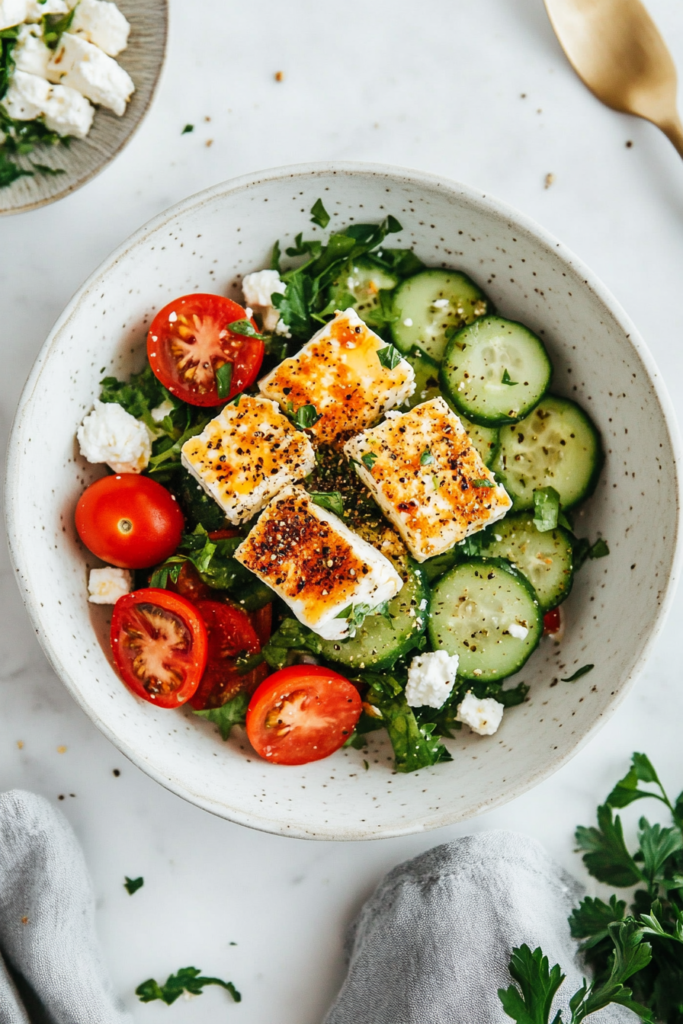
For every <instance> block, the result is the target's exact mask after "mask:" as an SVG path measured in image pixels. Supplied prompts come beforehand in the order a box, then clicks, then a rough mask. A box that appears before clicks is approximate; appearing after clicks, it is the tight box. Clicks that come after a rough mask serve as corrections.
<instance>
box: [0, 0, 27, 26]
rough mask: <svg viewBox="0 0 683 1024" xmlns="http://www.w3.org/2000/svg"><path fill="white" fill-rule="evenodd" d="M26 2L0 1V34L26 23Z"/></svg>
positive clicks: (22, 0)
mask: <svg viewBox="0 0 683 1024" xmlns="http://www.w3.org/2000/svg"><path fill="white" fill-rule="evenodd" d="M27 10H28V2H27V0H0V32H1V31H2V30H3V29H5V28H14V26H15V25H21V23H22V21H26V12H27Z"/></svg>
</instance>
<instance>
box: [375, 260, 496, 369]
mask: <svg viewBox="0 0 683 1024" xmlns="http://www.w3.org/2000/svg"><path fill="white" fill-rule="evenodd" d="M489 311H490V303H489V300H488V299H487V297H486V295H484V293H483V291H482V290H481V288H478V287H477V285H476V284H475V283H474V281H472V280H471V279H470V278H469V277H468V276H467V274H462V273H460V271H457V270H423V271H422V273H420V274H415V276H414V277H409V278H408V279H407V280H405V281H404V282H403V283H402V284H401V285H399V287H398V288H397V289H396V291H395V292H394V300H393V315H394V318H395V319H394V320H393V322H392V324H391V334H392V337H393V340H394V344H395V345H396V347H397V348H398V349H399V350H400V351H401V352H405V353H408V352H410V350H411V349H412V348H413V346H414V345H416V346H417V347H418V348H419V349H421V350H422V351H423V352H426V354H427V355H428V356H430V357H431V358H432V359H434V360H436V361H437V362H440V361H441V357H442V355H443V353H444V349H445V347H446V340H447V334H449V333H450V332H451V331H454V330H456V331H457V330H459V329H460V328H461V327H464V325H465V324H470V323H472V321H473V320H475V319H476V317H478V316H483V315H484V314H485V313H487V312H489Z"/></svg>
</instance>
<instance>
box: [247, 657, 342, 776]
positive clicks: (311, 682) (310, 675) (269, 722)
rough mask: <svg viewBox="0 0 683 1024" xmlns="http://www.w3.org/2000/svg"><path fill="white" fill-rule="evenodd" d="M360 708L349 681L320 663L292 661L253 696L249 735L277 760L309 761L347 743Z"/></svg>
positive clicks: (257, 747) (260, 751)
mask: <svg viewBox="0 0 683 1024" xmlns="http://www.w3.org/2000/svg"><path fill="white" fill-rule="evenodd" d="M361 709H362V704H361V699H360V694H359V693H358V690H357V689H356V688H355V686H353V684H352V683H350V682H349V681H348V679H344V677H343V676H340V675H338V674H337V673H336V672H331V671H330V670H329V669H327V668H323V667H322V666H320V665H292V666H291V667H290V668H284V669H281V670H280V671H279V672H275V673H274V674H273V675H272V676H269V677H268V679H266V680H265V682H263V683H261V685H260V686H259V688H258V690H257V691H256V693H255V694H254V696H253V697H252V698H251V701H250V702H249V708H248V710H247V735H248V737H249V740H250V742H251V745H252V746H253V748H254V750H255V751H256V752H257V754H260V755H261V757H263V758H265V759H266V760H267V761H270V762H272V763H273V764H289V765H296V764H307V763H308V762H309V761H319V760H320V759H321V758H323V757H329V755H330V754H333V753H334V752H335V750H339V748H340V747H341V746H343V745H344V743H345V742H346V740H347V739H348V738H349V736H350V735H351V733H352V732H353V730H354V729H355V727H356V723H357V722H358V719H359V717H360V713H361Z"/></svg>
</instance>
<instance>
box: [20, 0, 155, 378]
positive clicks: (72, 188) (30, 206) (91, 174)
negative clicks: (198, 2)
mask: <svg viewBox="0 0 683 1024" xmlns="http://www.w3.org/2000/svg"><path fill="white" fill-rule="evenodd" d="M168 2H169V0H162V3H163V12H162V14H161V17H160V19H159V35H160V37H161V39H162V41H163V47H162V50H161V59H160V61H159V63H158V65H157V69H156V71H155V73H154V81H153V82H152V88H151V89H150V91H149V96H148V97H147V100H146V101H145V105H144V106H143V108H142V110H141V111H140V112H139V116H138V119H137V121H135V123H134V124H133V125H132V126H131V127H130V130H129V132H128V134H127V135H125V136H124V137H123V138H122V139H121V141H120V142H119V144H118V146H117V147H116V149H114V150H113V151H112V152H111V153H110V154H109V155H108V156H107V157H106V158H105V159H104V160H102V161H101V162H100V163H99V164H97V166H96V167H93V168H92V170H90V171H88V172H87V173H86V174H84V175H83V176H82V177H80V178H78V180H77V181H72V182H71V184H70V185H66V184H65V185H64V188H63V189H61V191H59V192H57V193H56V194H55V195H53V196H44V197H43V198H42V199H35V200H33V201H32V202H28V203H24V205H23V206H13V207H11V208H3V207H2V206H0V217H12V216H14V214H17V213H30V211H31V210H39V209H41V207H43V206H49V205H50V204H51V203H56V202H58V201H59V200H60V199H65V198H66V197H67V196H69V195H71V193H72V192H78V190H79V189H80V188H83V186H84V185H87V184H88V182H89V181H92V180H93V178H96V177H97V176H98V174H101V173H102V171H103V170H104V169H105V168H106V167H108V166H109V164H110V163H112V162H113V161H114V160H115V159H116V157H117V156H118V155H119V154H120V153H121V152H122V151H123V150H124V149H125V148H126V146H127V145H128V143H129V142H130V141H131V139H132V138H133V136H134V135H135V134H137V131H138V129H139V128H140V126H141V125H142V122H143V121H144V120H145V118H146V117H147V114H148V113H149V108H150V107H151V106H152V102H153V100H154V98H155V96H156V94H157V91H158V89H159V81H160V79H161V72H162V71H163V69H164V64H165V63H166V52H167V50H168ZM77 141H78V140H77ZM98 269H99V268H98ZM88 280H90V278H88ZM76 294H78V293H76ZM75 297H76V295H74V296H73V298H75ZM22 398H23V394H22Z"/></svg>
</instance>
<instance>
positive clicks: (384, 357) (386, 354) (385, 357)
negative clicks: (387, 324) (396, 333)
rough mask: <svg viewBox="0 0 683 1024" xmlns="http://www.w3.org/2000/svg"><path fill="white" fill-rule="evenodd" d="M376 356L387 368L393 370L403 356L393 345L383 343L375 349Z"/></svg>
mask: <svg viewBox="0 0 683 1024" xmlns="http://www.w3.org/2000/svg"><path fill="white" fill-rule="evenodd" d="M377 358H378V359H379V361H380V363H381V364H382V366H384V367H385V368H386V369H387V370H393V369H394V368H395V367H397V366H398V364H399V363H400V362H401V359H402V358H403V356H402V355H401V353H400V352H399V350H398V349H397V348H395V347H394V346H393V345H385V346H384V348H380V349H378V350H377Z"/></svg>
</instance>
